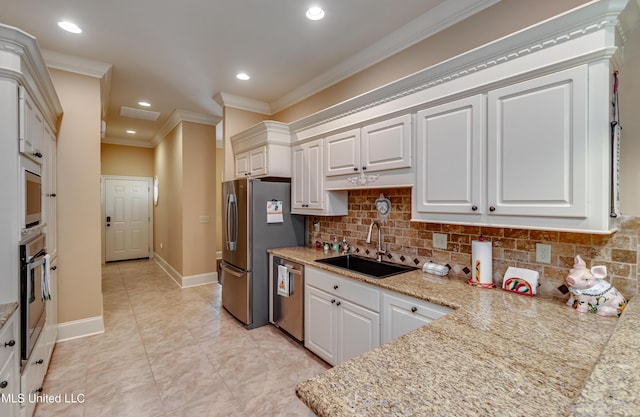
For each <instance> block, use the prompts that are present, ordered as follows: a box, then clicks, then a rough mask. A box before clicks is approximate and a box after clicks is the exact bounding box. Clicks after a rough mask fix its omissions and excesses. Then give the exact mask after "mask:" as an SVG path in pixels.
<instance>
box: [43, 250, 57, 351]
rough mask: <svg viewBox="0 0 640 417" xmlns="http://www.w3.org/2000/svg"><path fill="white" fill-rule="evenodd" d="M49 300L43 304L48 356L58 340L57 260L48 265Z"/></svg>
mask: <svg viewBox="0 0 640 417" xmlns="http://www.w3.org/2000/svg"><path fill="white" fill-rule="evenodd" d="M49 268H50V270H49V274H50V282H51V288H50V289H51V299H50V300H48V301H47V302H46V304H45V308H46V309H47V321H46V322H45V329H44V330H45V335H46V336H45V337H46V343H47V350H48V351H49V354H51V352H53V347H54V346H55V344H56V339H57V338H58V260H57V259H54V260H53V261H52V262H51V265H50V267H49Z"/></svg>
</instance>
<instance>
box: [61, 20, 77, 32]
mask: <svg viewBox="0 0 640 417" xmlns="http://www.w3.org/2000/svg"><path fill="white" fill-rule="evenodd" d="M58 26H60V27H61V28H62V29H64V30H66V31H67V32H71V33H82V29H80V27H79V26H78V25H76V24H75V23H71V22H68V21H62V22H58Z"/></svg>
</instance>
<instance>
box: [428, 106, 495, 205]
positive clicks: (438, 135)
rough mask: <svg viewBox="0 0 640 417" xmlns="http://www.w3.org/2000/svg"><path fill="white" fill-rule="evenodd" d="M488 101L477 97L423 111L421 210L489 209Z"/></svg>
mask: <svg viewBox="0 0 640 417" xmlns="http://www.w3.org/2000/svg"><path fill="white" fill-rule="evenodd" d="M483 101H484V100H483V97H482V95H477V96H473V97H468V98H464V99H461V100H457V101H454V102H451V103H447V104H443V105H440V106H436V107H431V108H428V109H424V110H421V111H419V112H418V114H417V117H418V122H417V125H418V133H417V141H418V143H417V151H418V157H417V160H418V161H419V162H420V163H418V164H417V165H418V169H417V172H418V176H417V181H416V187H417V200H418V201H417V202H416V205H417V207H416V208H417V210H418V211H420V212H426V213H477V214H480V213H482V212H483V211H484V206H485V203H484V193H485V191H484V188H483V184H484V172H485V168H484V159H485V158H484V149H485V145H484V143H485V140H484V118H485V115H484V111H483V107H484V106H483Z"/></svg>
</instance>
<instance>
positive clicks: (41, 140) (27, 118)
mask: <svg viewBox="0 0 640 417" xmlns="http://www.w3.org/2000/svg"><path fill="white" fill-rule="evenodd" d="M19 116H20V138H19V139H20V153H22V154H23V155H25V156H26V157H28V158H31V159H33V160H34V161H36V162H38V163H40V164H41V163H42V158H43V157H44V147H45V143H46V142H45V137H44V135H45V133H44V125H45V123H44V119H43V117H42V115H41V114H40V111H39V110H38V108H37V107H36V105H35V102H34V101H33V99H32V98H31V96H30V95H29V93H27V92H26V90H25V88H24V87H22V86H20V87H19Z"/></svg>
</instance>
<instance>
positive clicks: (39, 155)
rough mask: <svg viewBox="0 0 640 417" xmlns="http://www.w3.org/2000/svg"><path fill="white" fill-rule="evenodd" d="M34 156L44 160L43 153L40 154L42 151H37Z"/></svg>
mask: <svg viewBox="0 0 640 417" xmlns="http://www.w3.org/2000/svg"><path fill="white" fill-rule="evenodd" d="M33 156H35V157H36V158H42V152H40V151H35V152H34V153H33Z"/></svg>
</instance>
